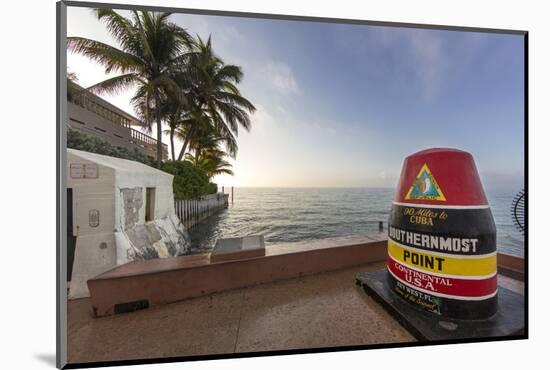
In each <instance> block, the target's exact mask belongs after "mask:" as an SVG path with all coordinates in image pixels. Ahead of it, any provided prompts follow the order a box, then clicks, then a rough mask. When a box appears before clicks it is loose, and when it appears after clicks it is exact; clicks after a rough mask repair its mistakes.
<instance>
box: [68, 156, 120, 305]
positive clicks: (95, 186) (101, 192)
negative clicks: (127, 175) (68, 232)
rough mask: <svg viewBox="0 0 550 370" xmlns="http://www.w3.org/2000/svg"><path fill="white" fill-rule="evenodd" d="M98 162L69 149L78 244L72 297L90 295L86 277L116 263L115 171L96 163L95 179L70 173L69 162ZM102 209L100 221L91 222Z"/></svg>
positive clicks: (74, 226) (69, 183)
mask: <svg viewBox="0 0 550 370" xmlns="http://www.w3.org/2000/svg"><path fill="white" fill-rule="evenodd" d="M74 163H78V164H81V163H83V164H90V165H97V164H96V163H95V162H93V161H90V160H86V159H84V158H81V157H77V156H75V155H74V154H73V153H71V152H70V151H68V153H67V187H68V188H72V189H73V190H72V191H73V234H74V236H76V248H75V255H74V263H73V273H72V280H71V283H70V289H69V297H70V298H78V297H83V296H87V295H88V288H87V286H86V281H87V280H88V279H89V278H91V277H93V276H96V275H98V274H100V273H103V272H105V271H107V270H110V269H111V268H113V267H115V266H116V243H115V238H114V235H113V230H114V225H115V189H114V187H113V184H114V181H115V171H114V170H113V169H112V168H109V167H106V166H101V165H97V168H98V177H97V178H96V179H91V178H83V179H75V178H72V177H71V175H70V165H71V164H74ZM93 210H97V211H99V224H98V225H97V226H95V227H94V226H91V225H90V212H91V211H93Z"/></svg>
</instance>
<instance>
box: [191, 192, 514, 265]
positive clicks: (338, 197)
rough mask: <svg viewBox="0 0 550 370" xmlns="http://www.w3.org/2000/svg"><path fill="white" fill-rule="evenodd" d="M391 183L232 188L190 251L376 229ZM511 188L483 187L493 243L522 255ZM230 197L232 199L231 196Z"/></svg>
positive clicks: (194, 234) (384, 217)
mask: <svg viewBox="0 0 550 370" xmlns="http://www.w3.org/2000/svg"><path fill="white" fill-rule="evenodd" d="M393 194H394V189H382V188H235V190H234V203H233V204H231V203H230V205H229V208H228V209H226V210H222V211H220V212H219V213H217V214H216V215H213V216H211V217H210V218H208V219H207V220H206V221H205V222H204V223H202V224H200V225H197V226H195V227H194V228H192V229H191V230H190V237H191V245H192V252H203V251H208V250H210V249H211V248H212V247H213V246H214V244H215V243H216V240H217V239H218V238H227V237H237V236H246V235H253V234H262V235H263V236H264V239H265V242H266V244H267V245H270V244H277V243H283V242H294V241H303V240H313V239H323V238H330V237H338V236H346V235H352V234H368V233H369V232H372V231H377V230H378V222H379V221H383V222H384V229H385V230H387V221H388V215H389V211H390V208H391V202H392V199H393ZM514 195H515V192H514V191H497V192H494V193H487V197H488V199H489V205H490V206H491V210H492V212H493V217H494V219H495V224H496V226H497V249H498V250H499V251H502V252H505V253H509V254H513V255H517V256H523V254H524V238H523V236H522V234H521V233H520V232H518V231H517V229H516V227H515V226H514V225H513V223H512V217H511V214H510V206H511V204H512V200H513V197H514ZM230 201H231V200H230Z"/></svg>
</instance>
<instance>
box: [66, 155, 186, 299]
mask: <svg viewBox="0 0 550 370" xmlns="http://www.w3.org/2000/svg"><path fill="white" fill-rule="evenodd" d="M172 179H173V176H172V175H170V174H168V173H165V172H163V171H160V170H157V169H155V168H152V167H150V166H147V165H144V164H142V163H139V162H134V161H130V160H125V159H119V158H114V157H109V156H104V155H99V154H94V153H89V152H84V151H79V150H74V149H67V224H68V227H67V229H68V230H67V239H68V242H67V244H68V258H67V260H68V269H69V274H70V283H69V298H70V299H72V298H80V297H85V296H88V295H89V292H88V287H87V285H86V281H87V280H88V279H90V278H92V277H94V276H96V275H98V274H100V273H102V272H105V271H107V270H109V269H111V268H113V267H114V266H116V265H120V264H123V263H126V262H128V261H132V260H142V259H151V258H163V257H169V256H175V255H180V254H183V253H184V252H185V251H186V248H187V247H188V237H187V233H186V231H185V229H184V227H183V225H182V224H181V222H180V220H179V219H178V218H177V217H176V214H175V212H174V195H173V190H172ZM73 256H74V258H73ZM68 278H69V277H68Z"/></svg>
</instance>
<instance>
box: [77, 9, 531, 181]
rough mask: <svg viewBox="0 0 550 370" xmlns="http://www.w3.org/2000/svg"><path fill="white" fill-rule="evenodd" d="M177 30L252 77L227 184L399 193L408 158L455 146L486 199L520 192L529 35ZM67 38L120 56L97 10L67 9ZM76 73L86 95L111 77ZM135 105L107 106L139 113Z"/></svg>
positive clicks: (233, 23) (264, 24)
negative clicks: (466, 156) (467, 156)
mask: <svg viewBox="0 0 550 370" xmlns="http://www.w3.org/2000/svg"><path fill="white" fill-rule="evenodd" d="M121 13H122V14H127V13H125V12H124V11H121ZM171 19H172V21H173V22H175V23H177V24H179V25H180V26H181V27H183V28H185V29H187V31H188V32H189V33H191V34H193V35H196V34H198V35H200V36H201V37H202V38H204V39H206V38H207V37H208V36H209V35H211V37H212V43H213V48H214V50H215V52H216V54H217V55H218V56H220V57H221V58H222V59H223V60H224V61H225V63H227V64H236V65H239V66H241V67H242V69H243V72H244V79H243V81H242V82H241V83H240V84H239V86H238V87H239V89H240V91H241V93H242V95H243V96H245V97H246V98H247V99H249V100H250V101H251V102H252V103H253V104H254V105H255V106H256V108H257V111H256V112H255V113H254V114H253V115H252V129H251V131H250V132H246V131H245V130H239V133H238V139H237V141H238V145H239V151H238V154H237V158H236V160H235V161H232V162H233V170H234V172H235V175H234V176H227V175H224V176H217V177H216V178H215V179H214V181H215V182H217V183H218V184H219V185H225V186H271V187H394V186H395V185H396V184H397V181H398V177H399V174H400V172H401V166H402V163H403V159H404V158H405V157H406V156H408V155H410V154H412V153H414V152H417V151H419V150H423V149H426V148H430V147H453V148H458V149H462V150H465V151H468V152H470V153H471V154H472V155H473V156H474V159H475V161H476V165H477V168H478V170H479V172H480V176H481V179H482V182H483V184H484V186H485V187H486V188H487V187H488V188H495V189H496V188H514V189H516V188H517V189H518V190H519V189H521V187H522V184H523V176H524V168H523V164H524V154H523V153H524V132H523V130H524V108H525V107H524V100H523V99H524V63H523V48H524V45H523V37H522V36H519V35H509V34H490V33H479V32H461V31H443V30H427V29H416V28H400V27H382V26H370V25H349V24H334V23H320V22H305V21H286V20H266V19H252V18H240V17H221V16H205V15H188V14H173V15H172V16H171ZM67 34H68V36H82V37H87V38H92V39H96V40H99V41H102V42H107V43H109V44H112V45H115V46H116V43H115V42H114V40H113V39H112V38H111V37H110V35H109V33H108V32H107V31H106V29H105V26H104V24H103V23H101V22H100V21H98V20H97V19H95V18H94V16H93V14H92V13H91V10H90V9H87V8H72V7H69V8H68V12H67ZM67 63H68V69H69V71H71V72H74V73H76V75H77V77H78V80H79V83H80V84H81V85H83V86H89V85H92V84H94V83H97V82H99V81H101V80H103V79H105V77H106V75H105V73H104V70H103V67H101V66H99V65H97V64H94V63H93V62H91V61H89V60H87V59H86V58H85V57H82V56H80V55H74V54H68V59H67ZM131 96H132V91H127V92H126V93H123V94H119V95H116V96H103V97H104V98H105V99H106V100H108V101H110V102H111V103H113V104H115V105H116V106H118V107H119V108H121V109H124V110H126V111H128V112H129V113H133V111H132V108H131V106H130V104H129V100H130V97H131ZM153 132H155V131H153ZM163 141H164V142H165V143H168V140H167V138H165V139H164V140H163ZM180 146H181V144H178V145H177V147H180Z"/></svg>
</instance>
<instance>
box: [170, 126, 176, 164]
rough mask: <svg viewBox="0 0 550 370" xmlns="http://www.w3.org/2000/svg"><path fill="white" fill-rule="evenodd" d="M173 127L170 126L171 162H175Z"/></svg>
mask: <svg viewBox="0 0 550 370" xmlns="http://www.w3.org/2000/svg"><path fill="white" fill-rule="evenodd" d="M174 130H175V128H174V126H170V146H171V149H172V160H173V161H175V160H176V149H175V148H174Z"/></svg>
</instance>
